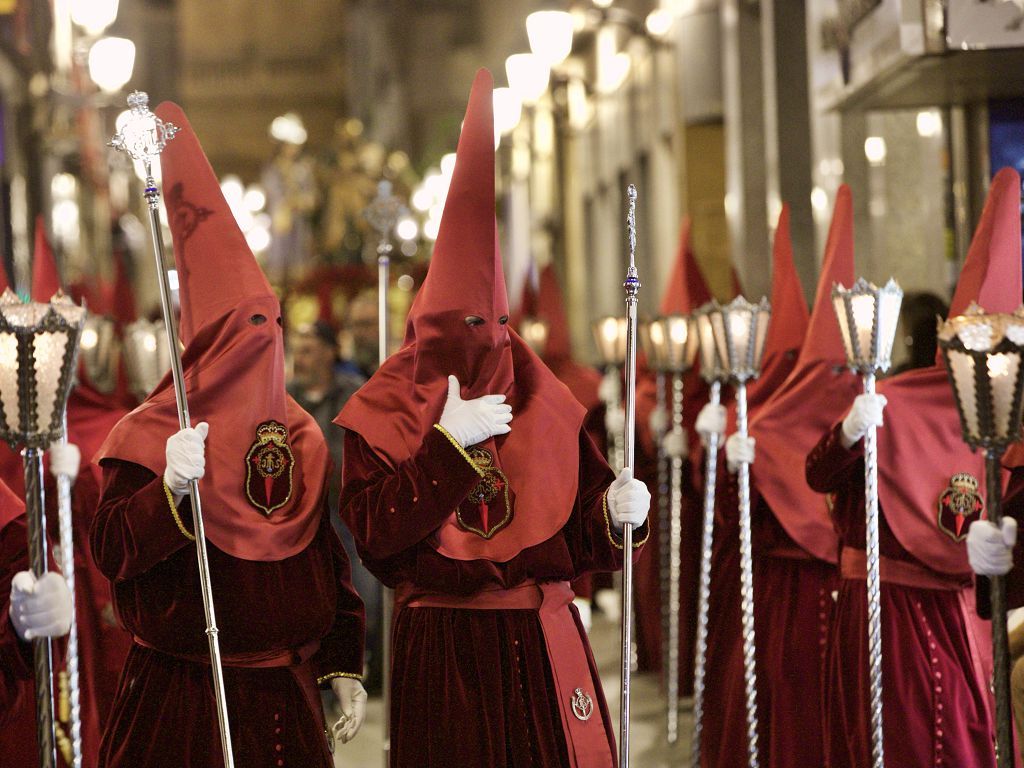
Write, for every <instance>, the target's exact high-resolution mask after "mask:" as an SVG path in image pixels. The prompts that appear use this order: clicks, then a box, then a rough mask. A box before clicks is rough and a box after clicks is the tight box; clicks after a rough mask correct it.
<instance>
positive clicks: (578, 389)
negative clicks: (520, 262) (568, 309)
mask: <svg viewBox="0 0 1024 768" xmlns="http://www.w3.org/2000/svg"><path fill="white" fill-rule="evenodd" d="M536 317H538V318H539V319H541V320H543V321H545V322H546V323H547V324H548V341H547V344H546V345H545V347H544V355H543V360H544V362H545V363H546V364H547V366H548V367H549V368H550V369H551V371H552V373H554V374H555V376H557V377H558V378H559V380H560V381H561V382H562V383H563V384H565V386H567V387H568V388H569V391H570V392H572V394H573V395H574V396H575V398H576V399H577V400H579V402H580V404H581V405H582V406H583V407H584V408H586V409H587V411H588V412H590V411H592V410H593V409H594V408H597V406H598V405H599V404H600V398H599V397H598V396H597V390H598V386H599V385H600V383H601V375H600V374H599V373H598V372H597V371H596V370H594V369H593V368H589V367H587V366H584V365H580V364H579V363H577V362H576V361H575V360H574V359H573V356H572V342H571V341H570V337H569V318H568V316H567V315H566V313H565V303H564V300H563V297H562V288H561V286H560V285H559V284H558V275H557V274H556V273H555V268H554V266H553V265H551V264H548V265H547V266H546V267H544V269H542V270H541V273H540V291H539V293H538V296H537V309H536Z"/></svg>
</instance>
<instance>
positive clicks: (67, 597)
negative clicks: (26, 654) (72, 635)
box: [10, 571, 71, 640]
mask: <svg viewBox="0 0 1024 768" xmlns="http://www.w3.org/2000/svg"><path fill="white" fill-rule="evenodd" d="M10 614H11V624H13V625H14V631H15V632H17V633H18V637H20V638H21V639H22V640H33V639H35V638H37V637H60V636H62V635H66V634H67V633H68V630H70V629H71V590H69V589H68V584H67V582H66V581H64V577H63V576H61V575H60V574H59V573H54V572H52V571H51V572H50V573H46V574H43V576H42V577H40V578H39V579H38V580H37V579H36V577H35V576H33V575H32V573H31V572H30V571H20V572H19V573H16V574H14V578H13V579H12V580H11V607H10Z"/></svg>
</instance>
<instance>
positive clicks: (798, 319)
mask: <svg viewBox="0 0 1024 768" xmlns="http://www.w3.org/2000/svg"><path fill="white" fill-rule="evenodd" d="M771 305H772V317H771V321H770V322H769V324H768V336H767V337H766V338H765V342H764V357H763V359H764V363H763V365H762V366H761V375H760V376H758V378H757V380H756V381H753V382H751V384H750V385H749V386H748V387H747V407H748V409H750V412H751V415H753V411H754V409H756V408H758V407H760V405H761V404H762V403H764V402H765V401H767V400H768V398H770V397H771V396H772V395H773V394H774V393H775V392H776V391H777V390H778V388H779V385H781V384H782V382H784V381H785V380H786V377H788V376H789V374H790V373H791V372H792V370H793V368H794V366H795V365H796V361H797V355H798V354H799V353H800V347H801V346H802V345H803V343H804V335H805V334H806V333H807V324H808V314H807V302H806V301H805V300H804V291H803V288H802V287H801V285H800V278H799V276H798V275H797V273H796V267H795V266H794V265H793V243H792V241H791V240H790V237H789V206H788V205H783V206H782V212H781V213H780V214H779V223H778V226H777V227H776V229H775V243H774V246H773V248H772V296H771Z"/></svg>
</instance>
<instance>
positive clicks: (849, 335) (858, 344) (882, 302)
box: [832, 277, 903, 374]
mask: <svg viewBox="0 0 1024 768" xmlns="http://www.w3.org/2000/svg"><path fill="white" fill-rule="evenodd" d="M902 303H903V291H902V289H901V288H900V287H899V285H897V284H896V281H895V280H892V279H890V280H889V282H887V283H886V284H885V285H884V286H883V287H882V288H879V287H878V286H876V285H875V284H874V283H870V282H868V281H867V280H865V279H864V278H863V277H860V278H857V282H855V283H854V284H853V287H852V288H850V289H849V290H847V289H846V288H843V286H841V285H835V286H833V288H832V304H833V306H834V308H835V311H836V317H837V319H838V320H839V330H840V332H841V333H842V334H843V347H844V348H845V349H846V362H847V363H848V364H849V366H850V368H852V369H853V370H855V371H857V373H860V374H867V373H874V372H875V371H882V372H883V373H884V372H885V371H888V370H889V365H890V364H891V363H892V346H893V342H894V341H895V339H896V324H897V322H899V319H900V305H901V304H902Z"/></svg>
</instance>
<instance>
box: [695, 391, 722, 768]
mask: <svg viewBox="0 0 1024 768" xmlns="http://www.w3.org/2000/svg"><path fill="white" fill-rule="evenodd" d="M721 402H722V382H720V381H713V382H711V400H710V403H711V404H712V405H719V404H720V403H721ZM717 474H718V433H717V432H712V433H711V434H709V435H708V445H707V458H706V463H705V469H704V520H703V528H702V535H701V545H700V591H699V592H698V595H697V648H696V661H695V662H694V672H693V740H692V741H691V743H690V747H691V749H690V765H691V766H692V768H700V751H701V736H702V735H703V727H704V676H705V671H706V668H707V651H708V603H709V602H710V600H711V551H712V545H713V544H714V536H715V480H716V475H717Z"/></svg>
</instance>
